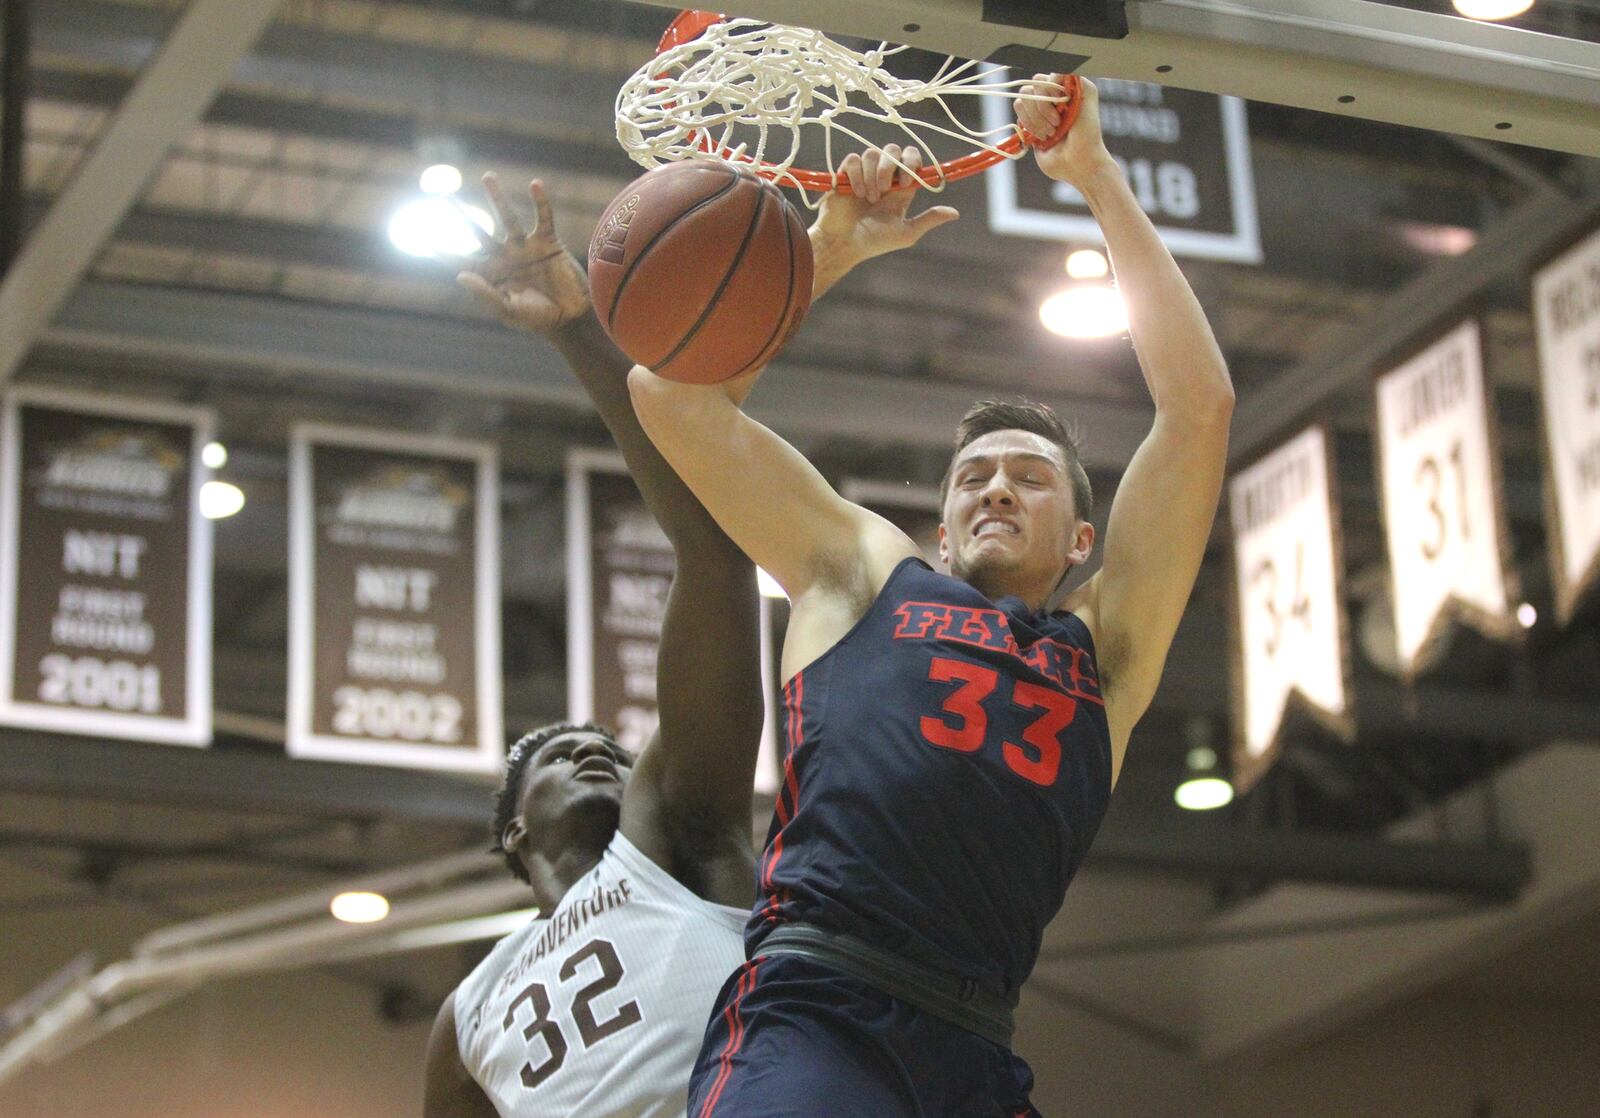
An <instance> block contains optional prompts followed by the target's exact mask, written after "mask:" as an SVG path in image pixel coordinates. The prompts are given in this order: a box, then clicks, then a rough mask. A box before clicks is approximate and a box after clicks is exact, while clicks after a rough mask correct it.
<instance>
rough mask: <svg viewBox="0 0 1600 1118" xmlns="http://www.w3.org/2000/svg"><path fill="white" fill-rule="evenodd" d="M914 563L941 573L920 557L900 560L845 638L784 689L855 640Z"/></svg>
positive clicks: (792, 679)
mask: <svg viewBox="0 0 1600 1118" xmlns="http://www.w3.org/2000/svg"><path fill="white" fill-rule="evenodd" d="M912 563H916V564H917V565H918V566H920V567H921V568H922V569H923V570H925V571H927V572H928V573H929V574H938V573H939V572H938V571H936V570H934V569H933V568H932V567H930V566H929V565H928V561H927V560H926V559H924V558H923V557H922V556H920V555H907V556H906V557H905V558H904V559H902V560H900V562H898V563H896V564H895V565H894V570H892V571H890V572H889V577H888V578H886V579H884V580H883V585H882V586H881V587H879V588H878V594H877V596H876V597H875V598H873V599H872V604H871V605H869V606H867V608H866V609H864V610H862V611H861V616H860V617H858V618H856V620H855V624H853V625H851V626H850V628H848V629H846V630H845V633H844V636H842V637H840V638H839V639H838V640H836V641H834V642H833V643H832V644H830V645H829V646H828V647H827V648H825V649H824V650H823V651H822V655H820V656H818V657H817V658H816V659H815V660H813V661H811V663H809V664H807V665H806V666H805V667H803V668H801V669H800V670H799V671H797V672H795V673H794V675H792V676H790V677H789V678H788V679H786V680H784V681H783V686H784V687H787V686H789V684H791V683H793V682H794V680H795V678H796V677H797V676H802V675H805V674H806V673H807V672H810V671H812V670H813V669H815V668H817V667H819V666H820V665H822V664H823V663H824V662H826V661H827V660H829V659H830V658H831V657H832V656H833V654H834V653H835V652H836V651H838V650H839V649H841V648H843V647H844V646H845V645H847V644H849V643H850V641H851V639H852V638H854V637H855V635H856V634H857V633H859V632H860V631H861V629H862V627H863V626H864V625H866V623H867V621H868V620H869V619H870V618H871V617H872V616H873V614H874V613H876V612H877V610H878V607H879V606H880V605H882V604H883V602H884V600H885V599H886V598H887V597H888V594H889V588H890V587H891V586H893V585H894V580H895V579H897V578H899V577H900V573H901V572H902V571H904V570H905V569H906V567H907V566H908V565H909V564H912Z"/></svg>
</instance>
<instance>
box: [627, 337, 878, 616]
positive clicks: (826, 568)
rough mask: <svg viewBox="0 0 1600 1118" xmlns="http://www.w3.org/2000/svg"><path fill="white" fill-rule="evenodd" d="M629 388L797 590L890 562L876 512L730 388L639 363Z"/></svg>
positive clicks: (714, 499) (695, 475)
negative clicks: (842, 490)
mask: <svg viewBox="0 0 1600 1118" xmlns="http://www.w3.org/2000/svg"><path fill="white" fill-rule="evenodd" d="M628 387H629V390H630V391H631V393H632V395H633V404H634V410H635V411H636V412H637V413H638V416H639V421H640V423H642V424H643V425H644V429H645V431H646V432H647V433H648V434H649V436H650V439H651V441H652V442H654V443H655V445H656V447H657V449H659V450H660V451H661V454H662V456H663V457H664V458H666V460H667V461H668V462H669V463H671V465H672V468H673V469H675V470H676V471H677V472H678V476H680V477H681V478H683V480H684V482H685V483H687V484H688V486H689V488H690V489H691V490H692V491H693V492H694V494H695V496H697V497H699V498H700V501H701V503H702V504H704V505H705V507H706V509H707V510H708V511H709V512H710V513H711V515H712V516H713V517H714V518H715V519H716V521H717V523H718V524H720V525H721V526H722V529H723V531H725V532H726V533H727V534H728V535H729V537H731V538H732V539H733V542H734V543H736V544H737V545H738V546H739V548H740V549H741V550H742V551H743V552H744V553H745V554H746V555H748V556H749V557H750V558H751V559H752V560H754V561H755V563H756V564H757V565H758V566H760V567H762V568H763V569H764V570H765V571H766V572H767V573H768V574H770V575H771V576H772V577H773V578H774V579H776V580H777V581H778V584H779V585H780V586H782V587H783V588H784V590H785V591H787V592H788V594H789V596H790V597H791V598H797V597H799V596H801V595H803V594H805V593H806V592H808V591H810V590H812V589H813V588H815V587H817V586H818V585H819V584H826V583H828V582H830V581H831V580H837V579H839V578H840V577H841V574H842V575H843V576H844V577H845V578H846V580H847V581H855V575H856V573H857V572H859V571H860V570H861V569H862V568H863V567H865V566H867V565H869V564H870V565H872V566H874V567H877V566H880V565H881V564H880V563H878V562H876V559H877V556H875V555H872V554H869V552H870V551H874V550H879V548H878V547H877V545H876V544H875V543H874V542H873V541H874V540H875V539H876V535H875V525H873V524H872V523H871V521H872V519H873V518H872V517H871V514H870V513H868V512H866V510H864V509H862V508H861V507H859V506H858V505H854V504H851V503H850V502H849V501H846V500H845V499H844V498H842V497H840V496H839V495H838V493H836V492H834V489H833V487H832V486H831V485H829V484H828V482H827V480H826V479H825V478H824V477H823V476H822V475H821V474H820V473H818V472H817V469H816V468H815V467H814V466H812V465H811V463H810V462H807V461H806V459H805V458H804V456H802V455H801V454H800V452H799V451H797V450H795V448H794V447H792V446H790V445H789V444H788V443H787V442H785V441H784V440H783V439H782V438H780V437H778V436H777V435H776V434H774V433H773V432H772V431H770V430H768V429H767V428H766V427H764V426H762V425H761V424H760V423H757V422H756V421H755V420H753V419H751V418H750V417H749V416H747V415H745V414H744V413H743V412H742V411H740V410H739V408H738V406H737V405H736V404H735V403H734V402H733V401H732V400H731V399H730V398H729V397H728V395H727V394H726V393H725V392H723V391H719V390H718V389H716V388H702V387H697V386H692V385H685V384H678V383H675V382H672V381H667V380H663V379H662V378H660V377H658V376H656V375H655V374H654V373H652V372H650V370H648V369H645V368H642V367H640V366H635V367H634V369H633V372H631V373H630V374H629V376H628ZM907 546H908V547H910V543H909V541H907ZM849 589H850V590H852V591H853V590H854V589H855V587H854V586H851V587H849Z"/></svg>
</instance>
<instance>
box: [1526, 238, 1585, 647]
mask: <svg viewBox="0 0 1600 1118" xmlns="http://www.w3.org/2000/svg"><path fill="white" fill-rule="evenodd" d="M1533 320H1534V332H1535V336H1536V337H1537V339H1538V349H1539V389H1540V396H1541V397H1542V398H1543V401H1544V447H1545V464H1546V474H1547V488H1548V491H1547V501H1548V504H1549V507H1550V544H1551V546H1550V565H1551V573H1552V576H1553V581H1554V584H1555V590H1556V611H1557V613H1558V614H1559V615H1560V617H1561V620H1562V622H1563V623H1565V622H1566V621H1569V620H1571V618H1572V615H1573V612H1574V611H1575V610H1576V609H1577V607H1578V603H1579V601H1580V600H1581V599H1582V597H1583V596H1584V594H1585V593H1586V592H1587V591H1588V590H1589V588H1590V587H1591V586H1593V585H1594V582H1595V580H1596V578H1597V577H1600V230H1596V231H1594V232H1593V233H1591V234H1589V235H1588V236H1587V237H1585V238H1584V239H1583V240H1581V241H1579V242H1578V243H1577V244H1576V245H1573V246H1572V247H1571V248H1569V249H1567V250H1566V251H1565V252H1563V253H1562V254H1561V255H1559V256H1557V257H1556V258H1555V259H1553V260H1551V261H1550V263H1548V264H1546V265H1545V266H1544V267H1543V268H1541V269H1539V271H1538V272H1537V273H1536V274H1535V275H1534V278H1533Z"/></svg>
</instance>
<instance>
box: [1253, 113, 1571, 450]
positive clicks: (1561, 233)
mask: <svg viewBox="0 0 1600 1118" xmlns="http://www.w3.org/2000/svg"><path fill="white" fill-rule="evenodd" d="M1595 119H1596V120H1600V116H1597V117H1596V118H1595ZM1596 132H1597V133H1600V127H1597V128H1596ZM1596 221H1600V191H1593V192H1590V193H1588V194H1586V195H1584V196H1583V197H1581V198H1576V199H1574V198H1567V197H1564V196H1560V195H1551V194H1540V195H1538V196H1536V197H1534V198H1532V199H1530V200H1528V201H1526V202H1523V203H1522V204H1521V205H1520V206H1518V207H1517V208H1516V209H1514V210H1512V211H1511V212H1510V213H1508V214H1506V215H1505V216H1504V217H1502V218H1500V219H1499V220H1498V221H1496V222H1494V223H1493V224H1491V225H1489V226H1488V227H1486V228H1485V229H1484V230H1483V231H1482V233H1481V234H1480V235H1479V237H1478V243H1477V245H1476V246H1474V247H1473V249H1472V250H1471V251H1469V252H1467V253H1464V254H1463V255H1461V256H1456V257H1451V258H1449V259H1447V260H1443V261H1441V262H1439V263H1438V264H1435V265H1434V266H1433V267H1431V268H1429V269H1428V270H1427V271H1426V272H1424V273H1423V274H1422V275H1420V276H1418V277H1417V278H1416V279H1414V280H1412V281H1411V282H1410V283H1407V284H1406V285H1405V286H1404V287H1402V288H1401V289H1400V290H1398V291H1396V292H1395V293H1394V295H1393V296H1392V297H1390V298H1388V299H1385V300H1384V302H1383V304H1382V306H1381V307H1380V308H1379V310H1378V311H1377V313H1376V314H1374V315H1373V316H1372V317H1371V318H1370V319H1369V320H1368V321H1367V322H1365V323H1363V324H1362V325H1361V327H1360V328H1359V329H1351V330H1348V331H1346V332H1345V334H1344V335H1343V336H1342V337H1341V339H1340V340H1339V341H1338V342H1337V343H1336V344H1334V345H1332V346H1329V347H1328V348H1327V349H1326V350H1325V351H1323V352H1322V353H1320V354H1318V355H1317V356H1316V357H1315V358H1313V359H1311V360H1309V361H1305V362H1302V363H1301V364H1299V365H1297V366H1295V367H1294V368H1293V369H1290V370H1289V371H1288V372H1286V373H1283V374H1282V375H1280V376H1279V377H1277V378H1276V379H1275V380H1273V381H1271V382H1270V383H1268V384H1265V385H1263V386H1261V387H1260V388H1258V389H1256V390H1255V391H1254V392H1252V393H1250V395H1249V398H1248V399H1245V400H1242V401H1240V403H1239V406H1238V408H1237V410H1236V411H1235V412H1234V419H1233V441H1232V444H1231V445H1230V447H1229V459H1230V460H1231V461H1233V462H1235V463H1238V462H1243V461H1246V460H1248V459H1250V458H1252V457H1254V456H1256V455H1257V454H1259V453H1260V452H1261V451H1263V450H1265V449H1266V448H1267V446H1268V445H1269V444H1270V442H1271V441H1272V440H1274V439H1277V438H1280V437H1283V436H1286V435H1288V434H1291V433H1292V428H1293V427H1294V425H1295V424H1297V423H1301V422H1304V421H1306V420H1307V419H1308V418H1309V417H1310V416H1312V415H1314V414H1316V412H1317V409H1318V408H1319V407H1320V406H1321V405H1323V404H1325V403H1326V402H1327V401H1328V400H1330V399H1331V398H1332V397H1333V396H1335V395H1337V394H1338V393H1340V392H1342V391H1344V390H1345V389H1347V388H1350V387H1352V386H1355V385H1359V384H1361V383H1362V382H1364V381H1365V380H1366V379H1367V378H1369V377H1371V376H1372V375H1373V373H1374V371H1376V370H1377V369H1378V368H1379V367H1380V365H1381V364H1382V362H1384V361H1385V360H1388V359H1389V358H1390V357H1392V356H1393V354H1394V353H1395V352H1396V351H1397V350H1399V349H1400V348H1401V347H1403V346H1404V345H1406V344H1407V343H1408V342H1411V341H1413V340H1414V339H1415V338H1417V337H1418V336H1419V335H1420V334H1421V333H1422V332H1424V331H1426V330H1428V329H1430V328H1431V327H1432V326H1433V325H1435V324H1436V323H1437V322H1438V321H1439V320H1440V319H1442V318H1443V317H1444V316H1445V315H1448V314H1452V313H1457V312H1460V311H1462V310H1463V308H1465V307H1466V306H1467V304H1468V303H1469V302H1470V301H1471V300H1472V299H1473V298H1474V297H1475V296H1477V295H1479V294H1480V293H1482V292H1483V291H1485V290H1486V289H1487V288H1489V286H1490V285H1492V284H1494V283H1497V282H1499V281H1500V280H1502V279H1504V278H1507V277H1516V276H1520V275H1522V274H1524V273H1525V272H1526V271H1527V270H1528V269H1529V268H1530V267H1531V266H1532V265H1533V264H1534V263H1535V262H1536V261H1538V260H1539V259H1540V258H1541V257H1542V256H1544V255H1546V254H1548V253H1549V252H1551V251H1552V250H1554V249H1555V248H1557V247H1558V246H1559V245H1560V244H1561V243H1562V242H1563V241H1565V240H1567V239H1569V238H1571V237H1574V236H1576V235H1578V234H1579V233H1580V232H1582V231H1583V230H1584V229H1586V228H1587V227H1589V226H1590V225H1592V224H1594V223H1595V222H1596Z"/></svg>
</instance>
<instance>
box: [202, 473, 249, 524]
mask: <svg viewBox="0 0 1600 1118" xmlns="http://www.w3.org/2000/svg"><path fill="white" fill-rule="evenodd" d="M242 508H244V490H242V489H240V488H239V487H238V486H237V485H233V484H231V483H229V482H226V481H208V482H206V483H205V484H204V485H202V486H201V487H200V515H201V516H203V517H205V518H206V519H207V520H223V519H225V518H227V517H230V516H232V515H233V514H234V513H236V512H238V511H239V510H240V509H242Z"/></svg>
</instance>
